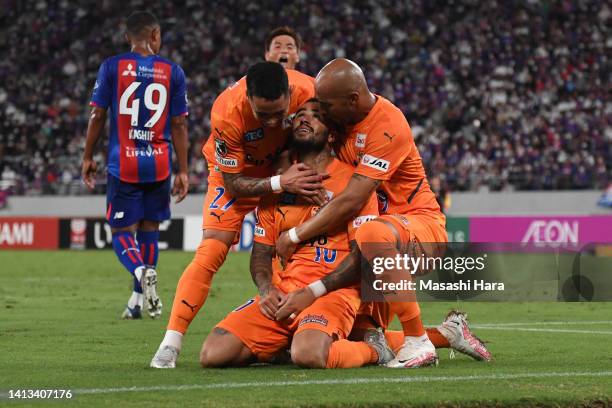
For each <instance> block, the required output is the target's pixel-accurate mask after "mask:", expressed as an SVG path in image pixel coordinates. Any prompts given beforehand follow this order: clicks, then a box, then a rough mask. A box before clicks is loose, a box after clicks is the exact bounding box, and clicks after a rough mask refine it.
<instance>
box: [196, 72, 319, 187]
mask: <svg viewBox="0 0 612 408" xmlns="http://www.w3.org/2000/svg"><path fill="white" fill-rule="evenodd" d="M287 76H288V77H289V92H290V94H291V101H290V103H289V111H288V114H289V115H291V114H293V113H295V111H296V110H297V108H298V107H299V106H300V105H302V104H303V103H304V102H306V101H307V100H308V99H310V98H312V97H314V79H313V78H312V77H310V76H308V75H305V74H302V73H301V72H298V71H295V70H291V69H288V70H287ZM246 90H247V87H246V77H243V78H241V79H240V80H239V81H238V82H236V83H234V84H233V85H232V86H230V87H229V88H227V89H226V90H225V91H223V92H222V93H221V94H220V95H219V96H218V97H217V99H216V100H215V103H214V104H213V106H212V110H211V114H210V120H211V124H210V127H211V135H210V137H209V138H208V140H207V141H206V144H205V145H204V148H203V149H202V152H203V153H204V156H205V157H206V161H207V162H208V166H209V171H210V172H211V173H213V170H217V172H218V171H222V172H225V173H242V174H244V175H245V176H249V177H268V176H270V175H272V174H274V167H273V163H274V161H275V159H276V158H277V157H278V155H279V154H280V152H281V150H283V148H284V146H285V142H286V141H287V137H288V136H289V134H290V133H291V123H290V121H288V120H286V121H285V122H284V123H283V125H282V126H280V127H278V128H264V127H263V126H262V125H261V123H260V122H259V120H257V119H256V118H255V115H254V114H253V110H252V109H251V105H250V104H249V101H248V98H247V94H246Z"/></svg>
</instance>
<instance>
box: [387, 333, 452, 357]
mask: <svg viewBox="0 0 612 408" xmlns="http://www.w3.org/2000/svg"><path fill="white" fill-rule="evenodd" d="M426 332H427V337H429V340H430V341H431V342H432V343H433V345H434V346H435V347H436V348H448V347H450V344H449V343H448V340H446V337H444V336H443V335H442V333H440V332H439V331H438V329H427V330H426ZM385 338H386V339H387V344H389V347H391V350H393V351H394V352H396V353H397V352H398V350H399V349H400V348H401V347H402V345H403V344H404V338H405V336H404V333H403V332H401V331H395V330H387V331H385Z"/></svg>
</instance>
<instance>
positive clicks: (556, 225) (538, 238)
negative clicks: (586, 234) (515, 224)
mask: <svg viewBox="0 0 612 408" xmlns="http://www.w3.org/2000/svg"><path fill="white" fill-rule="evenodd" d="M521 242H522V243H523V244H527V243H535V244H543V243H546V244H551V243H552V244H578V242H579V223H578V221H560V220H534V221H532V222H531V224H529V228H528V229H527V232H526V233H525V235H524V236H523V239H521Z"/></svg>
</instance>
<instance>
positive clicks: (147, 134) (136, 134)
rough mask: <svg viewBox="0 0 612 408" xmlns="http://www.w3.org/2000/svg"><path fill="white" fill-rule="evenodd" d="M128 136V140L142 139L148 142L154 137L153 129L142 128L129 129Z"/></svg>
mask: <svg viewBox="0 0 612 408" xmlns="http://www.w3.org/2000/svg"><path fill="white" fill-rule="evenodd" d="M128 138H129V139H130V140H143V141H145V142H150V141H152V140H153V139H154V138H155V131H153V130H142V129H130V130H129V131H128Z"/></svg>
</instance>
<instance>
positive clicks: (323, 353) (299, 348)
mask: <svg viewBox="0 0 612 408" xmlns="http://www.w3.org/2000/svg"><path fill="white" fill-rule="evenodd" d="M328 352H329V348H328V347H312V345H309V344H304V343H302V344H297V345H296V344H292V345H291V360H292V361H293V364H295V365H298V366H300V367H303V368H325V367H326V366H327V354H328Z"/></svg>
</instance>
